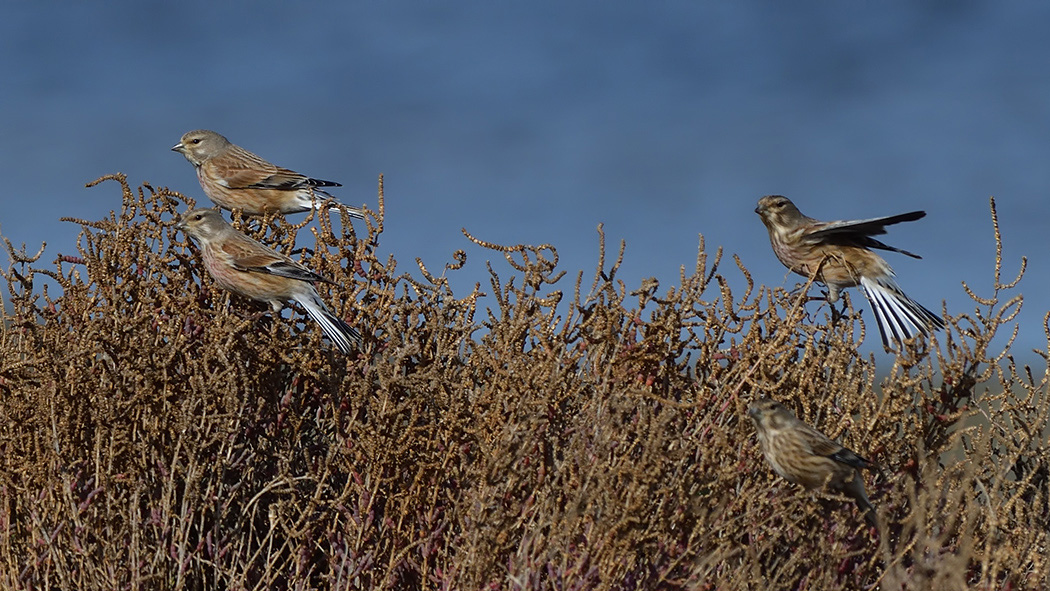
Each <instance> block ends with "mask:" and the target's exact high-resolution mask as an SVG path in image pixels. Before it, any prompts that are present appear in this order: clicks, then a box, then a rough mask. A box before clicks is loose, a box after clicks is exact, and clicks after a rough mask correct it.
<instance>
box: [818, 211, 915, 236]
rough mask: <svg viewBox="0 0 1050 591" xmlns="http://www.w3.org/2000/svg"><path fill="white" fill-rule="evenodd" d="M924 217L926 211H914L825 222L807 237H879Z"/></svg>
mask: <svg viewBox="0 0 1050 591" xmlns="http://www.w3.org/2000/svg"><path fill="white" fill-rule="evenodd" d="M924 217H926V212H925V211H912V212H908V213H901V214H897V215H891V216H886V217H881V218H871V219H867V220H839V221H836V222H824V223H823V224H821V225H820V226H819V227H818V228H816V229H814V230H813V231H812V232H809V233H808V234H807V237H827V236H834V235H839V234H851V235H854V236H877V235H879V234H885V233H886V226H892V225H893V224H899V223H901V222H913V221H915V220H918V219H922V218H924Z"/></svg>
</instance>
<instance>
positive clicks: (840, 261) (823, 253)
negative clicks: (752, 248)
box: [755, 195, 945, 348]
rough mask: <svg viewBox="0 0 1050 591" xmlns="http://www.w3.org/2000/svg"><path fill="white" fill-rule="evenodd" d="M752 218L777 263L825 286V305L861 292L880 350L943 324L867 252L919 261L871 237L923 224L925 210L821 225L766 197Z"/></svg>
mask: <svg viewBox="0 0 1050 591" xmlns="http://www.w3.org/2000/svg"><path fill="white" fill-rule="evenodd" d="M755 213H757V214H758V215H759V216H760V217H761V218H762V223H763V224H765V226H766V229H767V230H768V231H769V241H770V243H771V244H772V245H773V252H774V253H775V254H776V255H777V258H778V259H780V262H781V263H783V264H784V266H786V267H787V268H788V269H790V270H791V271H794V272H795V273H798V274H799V275H802V276H803V277H807V278H809V277H813V278H814V279H815V280H816V281H819V282H821V283H823V284H825V285H826V286H827V288H828V294H827V298H826V299H827V301H828V302H829V303H834V302H835V301H837V300H838V298H839V290H841V289H844V288H847V287H857V286H859V287H860V289H861V291H863V292H864V295H865V297H867V298H868V302H869V303H870V304H871V308H872V310H874V312H875V322H876V324H878V327H879V334H880V335H881V336H882V344H883V346H884V347H887V348H888V347H889V346H890V339H892V340H893V341H895V342H897V343H903V341H904V339H909V338H912V337H915V336H918V335H920V334H921V335H928V334H929V333H930V331H931V328H932V329H933V330H938V329H942V328H944V326H945V324H944V320H942V319H941V317H940V316H938V315H937V314H935V313H933V312H931V311H930V310H928V309H926V308H925V307H923V306H922V305H921V304H919V303H918V302H916V301H915V300H913V299H911V298H910V297H908V296H907V295H906V294H905V293H904V291H902V290H901V288H900V286H899V285H897V281H896V280H895V279H894V277H895V275H894V273H893V269H891V268H890V266H889V264H888V263H886V261H885V260H884V259H883V258H882V257H880V256H879V255H877V254H875V253H874V252H873V251H872V250H871V249H873V248H875V249H880V250H890V251H893V252H899V253H901V254H903V255H907V256H909V257H912V258H916V259H919V258H922V257H920V256H919V255H917V254H913V253H910V252H908V251H906V250H902V249H900V248H896V247H893V246H889V245H887V244H884V243H882V242H880V241H878V240H876V239H874V238H872V236H877V235H879V234H885V233H886V226H889V225H892V224H898V223H901V222H911V221H915V220H918V219H921V218H923V217H925V216H926V212H925V211H912V212H909V213H902V214H899V215H893V216H887V217H881V218H872V219H866V220H843V221H835V222H822V221H819V220H815V219H813V218H811V217H809V216H805V215H803V214H802V212H801V211H799V209H798V207H796V206H795V204H794V203H792V202H791V200H790V199H788V198H787V197H784V196H783V195H767V196H765V197H763V198H761V199H759V200H758V207H756V208H755ZM814 273H816V276H815V277H814Z"/></svg>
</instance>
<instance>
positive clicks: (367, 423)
mask: <svg viewBox="0 0 1050 591" xmlns="http://www.w3.org/2000/svg"><path fill="white" fill-rule="evenodd" d="M101 180H109V181H116V182H119V184H120V186H121V187H122V188H123V199H124V203H123V208H122V210H121V213H120V214H119V215H116V214H112V215H111V216H110V217H109V218H107V219H105V220H101V221H98V222H88V221H83V220H75V222H76V223H79V224H80V225H81V226H82V227H83V231H82V233H81V235H80V239H79V251H80V252H79V253H78V254H77V255H75V256H58V257H57V258H56V259H55V260H54V262H53V263H52V264H50V265H47V264H42V263H41V262H40V259H41V255H40V253H38V254H37V255H27V254H26V253H19V252H16V251H15V250H14V249H13V248H11V246H10V244H8V251H9V253H10V255H11V259H12V262H11V264H10V266H9V267H8V268H7V270H6V272H4V274H3V276H4V278H5V279H6V280H7V286H8V292H9V298H8V299H9V303H10V306H11V313H10V314H9V315H5V319H4V325H5V326H4V328H3V333H2V346H0V393H2V402H0V417H2V423H0V425H2V427H0V450H2V462H3V469H2V472H0V499H2V505H0V585H2V586H3V588H6V589H29V588H62V589H74V588H77V589H115V588H120V589H211V588H230V589H266V588H291V589H312V588H331V589H413V588H426V589H840V588H872V587H876V586H878V587H882V588H888V589H948V590H951V589H969V588H977V589H1042V588H1046V587H1047V586H1048V585H1050V577H1048V573H1050V565H1048V558H1047V556H1048V540H1047V538H1048V530H1050V525H1048V517H1047V515H1048V510H1047V509H1048V507H1047V504H1048V496H1047V492H1048V456H1047V438H1046V434H1047V429H1048V425H1047V421H1048V416H1050V409H1048V404H1050V402H1048V400H1050V397H1048V396H1047V389H1048V386H1047V384H1048V381H1047V380H1048V378H1047V372H1046V368H1039V373H1040V374H1041V375H1035V376H1034V375H1033V373H1032V371H1031V370H1030V369H1029V368H1027V367H1018V366H1017V365H1016V364H1015V362H1014V359H1013V357H1011V356H1010V353H1009V345H1007V347H1006V348H1005V350H1002V351H998V350H991V349H990V344H991V342H992V338H993V336H994V335H995V334H996V332H997V331H999V330H1000V329H1002V328H1003V327H1004V326H1005V327H1007V328H1006V330H1007V331H1009V330H1011V329H1010V328H1009V327H1010V323H1011V321H1012V320H1013V318H1014V315H1015V313H1016V312H1017V310H1018V309H1019V308H1020V306H1021V297H1020V296H1019V295H1018V296H1015V297H1012V299H1009V300H1007V299H1006V298H1007V296H1008V293H1009V292H1010V291H1012V290H1013V289H1014V288H1015V286H1016V281H1014V282H1012V283H1009V284H1003V283H1002V282H1001V280H1000V276H999V273H1000V270H1001V265H1002V261H1001V258H999V259H997V264H996V267H995V269H994V273H995V277H994V283H993V285H992V287H991V292H990V295H989V296H987V297H981V296H979V295H977V293H973V292H972V293H971V297H972V298H973V300H974V302H975V304H976V307H975V310H974V311H973V312H972V313H970V314H962V315H958V316H953V317H951V318H950V325H951V327H950V330H949V331H947V332H946V333H940V334H938V335H937V339H938V342H937V344H936V347H934V346H927V345H924V344H922V343H918V344H917V345H915V346H912V347H910V348H908V349H907V350H906V351H905V352H904V353H903V354H902V355H900V356H898V357H896V358H895V359H896V360H895V362H894V364H893V366H892V368H891V369H890V370H889V372H888V374H884V375H885V377H883V378H881V379H879V378H877V374H876V371H875V362H874V359H873V358H872V357H864V356H861V355H859V354H858V353H857V344H858V343H859V342H860V341H861V340H862V339H863V338H864V324H863V322H862V321H861V320H860V318H859V316H858V315H857V314H855V313H854V312H853V311H852V309H851V308H847V311H846V315H845V316H844V317H842V318H839V319H837V320H835V321H832V320H831V319H829V318H828V317H827V315H823V316H822V317H821V318H815V317H812V316H810V315H809V313H807V308H806V306H805V302H804V301H803V300H804V296H803V295H801V294H800V293H787V292H785V291H784V290H782V289H768V288H765V287H757V286H756V285H755V284H754V283H753V281H752V278H751V277H750V275H749V274H748V272H747V270H746V269H745V268H744V266H743V264H742V263H741V262H740V261H739V260H736V261H735V263H736V264H735V267H736V268H735V269H734V268H732V266H731V267H730V269H729V270H728V273H727V272H726V271H725V270H724V269H723V266H724V265H723V263H724V261H723V260H722V256H721V251H720V250H719V251H717V252H716V253H715V254H714V255H711V254H709V253H707V252H706V250H705V248H704V244H703V242H702V241H701V243H700V250H699V254H698V257H697V264H696V267H695V268H694V269H692V270H691V271H688V272H686V271H685V270H683V272H682V274H681V279H680V285H677V286H675V287H673V288H671V289H668V290H666V291H661V290H660V287H659V285H658V284H657V282H656V281H655V280H646V281H644V282H642V285H641V286H640V288H639V289H637V290H636V291H629V290H628V288H627V286H626V284H625V283H624V282H623V281H621V280H619V279H617V278H616V272H617V269H618V267H619V262H620V260H619V259H617V260H615V261H612V262H611V263H610V262H609V261H607V260H606V259H605V255H606V251H605V246H604V237H602V240H603V242H602V243H601V245H600V246H601V250H600V256H601V260H600V263H599V266H598V270H597V272H596V273H595V278H594V280H593V283H592V284H591V285H590V287H589V288H587V289H586V291H584V285H585V284H584V283H583V280H582V277H583V275H582V273H581V274H580V275H579V276H578V277H577V278H576V281H575V289H574V291H573V293H572V294H571V297H569V299H570V301H563V300H564V299H566V297H567V294H565V293H563V292H561V291H551V290H554V287H552V283H553V282H554V281H556V280H557V279H558V278H559V277H560V272H559V271H558V270H557V268H556V265H557V253H556V251H555V249H554V248H553V247H551V246H547V245H544V246H540V247H529V246H513V247H504V246H498V245H495V244H489V243H486V242H483V241H482V240H479V239H476V238H473V237H469V235H468V237H469V238H470V239H471V240H472V241H473V242H474V243H475V244H477V245H479V246H480V247H483V248H485V249H488V250H490V251H491V252H494V253H498V254H500V255H503V256H504V257H505V259H506V262H507V264H509V265H510V266H511V267H512V268H513V270H514V272H513V273H512V274H511V276H510V277H509V278H505V277H500V276H499V275H498V273H497V272H496V271H494V270H492V268H491V267H490V272H491V278H492V280H491V286H490V287H488V288H486V289H487V290H488V291H489V298H486V299H484V300H479V298H480V297H481V296H482V295H483V294H482V290H481V287H480V286H478V287H476V288H475V289H474V291H473V292H472V293H469V294H466V295H465V296H464V294H458V295H459V296H460V297H457V294H453V293H452V291H451V290H450V288H449V287H448V283H447V281H446V280H445V277H447V276H448V275H449V274H452V273H455V272H456V271H457V270H459V269H460V268H461V267H462V266H463V265H464V264H465V263H466V255H465V254H464V253H462V252H457V253H455V254H454V263H452V264H450V265H448V266H446V268H445V269H444V270H443V272H442V273H440V274H436V275H435V274H432V273H431V272H429V271H427V270H426V269H425V268H423V266H422V263H419V274H420V275H421V276H422V277H423V279H422V280H417V279H413V278H411V277H409V276H408V275H398V274H397V270H396V261H394V260H393V259H392V258H389V259H387V260H385V261H381V260H379V259H378V258H377V257H376V255H375V251H376V247H377V245H378V240H379V237H380V234H381V231H382V192H381V191H380V212H379V214H378V215H377V216H376V217H375V218H371V219H370V220H369V223H368V224H367V230H368V235H367V237H364V236H362V237H360V238H359V237H358V236H356V235H355V234H354V230H353V228H351V227H350V226H348V225H347V224H346V222H347V220H345V219H344V220H342V223H341V224H339V227H341V228H343V229H342V230H339V231H338V233H336V232H335V231H334V226H333V224H332V220H331V219H329V217H328V213H327V212H322V213H320V214H318V216H316V217H315V216H309V217H307V218H306V219H305V220H303V221H301V222H300V223H297V224H295V225H289V223H288V222H286V221H284V220H283V219H273V218H269V219H266V220H263V221H262V222H251V223H245V224H241V226H242V228H244V229H246V230H247V231H250V232H252V233H253V234H254V235H256V236H258V237H260V238H264V239H265V240H267V241H268V242H269V243H270V244H276V245H278V247H279V248H282V249H283V250H284V251H285V252H289V253H296V252H298V253H299V254H301V255H302V256H303V260H304V261H305V262H306V264H307V265H310V266H311V267H312V268H314V269H316V270H318V271H320V272H322V273H323V274H326V275H328V276H329V277H331V278H332V279H334V280H335V281H336V283H337V284H339V285H340V286H341V287H335V288H334V289H329V288H330V287H331V286H321V287H322V288H323V289H322V293H323V295H324V297H325V298H326V299H327V300H328V301H329V302H330V303H331V304H332V306H333V308H334V309H335V310H336V311H337V312H338V313H340V314H341V315H343V316H344V317H346V318H347V319H348V320H349V321H350V322H351V323H352V324H355V325H357V326H358V327H360V328H362V329H364V330H363V332H366V333H367V334H368V335H370V336H369V337H367V338H366V346H365V350H364V351H362V352H360V353H359V354H356V355H352V356H342V355H339V354H338V353H337V352H336V351H335V350H334V349H333V347H332V346H330V345H329V344H328V343H327V342H324V341H323V340H322V338H321V331H320V330H318V329H317V328H316V327H315V326H314V325H312V324H310V323H309V322H304V319H303V316H302V315H301V314H299V313H295V314H289V313H288V312H285V314H284V315H283V317H279V318H272V317H270V316H268V315H266V314H264V313H263V312H264V311H265V307H264V306H263V305H257V304H255V303H252V302H248V301H246V300H243V299H240V298H237V297H231V296H230V295H228V294H226V293H224V292H221V291H219V290H217V289H215V288H214V287H213V285H212V283H211V281H210V280H209V279H208V278H207V277H201V266H200V264H199V262H198V260H197V257H196V256H195V254H194V252H193V251H192V250H191V249H189V248H188V246H187V243H186V241H185V237H184V236H183V235H182V234H178V235H176V233H175V231H174V230H173V228H172V223H173V221H174V218H175V215H176V212H177V211H182V210H185V208H186V205H183V204H182V202H185V201H187V199H186V198H185V197H183V196H181V195H179V194H177V193H174V192H171V191H167V190H164V189H153V188H152V187H149V186H143V187H141V188H139V189H137V190H134V191H133V190H132V189H131V188H130V187H129V186H128V184H127V182H126V180H125V178H124V177H123V176H122V175H115V176H112V177H106V178H105V179H100V181H101ZM107 186H112V185H107ZM96 190H98V189H96ZM992 213H993V221H994V203H993V208H992ZM359 227H360V226H359ZM311 234H312V238H313V239H312V243H313V246H312V248H310V249H308V250H304V251H301V252H299V251H294V246H293V245H294V244H295V243H296V240H297V239H298V242H299V244H300V245H302V244H304V243H305V242H307V241H309V238H310V236H311ZM996 240H997V243H998V241H999V236H998V228H997V227H996ZM622 253H623V246H622V245H621V247H620V255H621V256H622ZM297 256H298V255H297ZM1022 272H1023V267H1022ZM726 274H728V275H731V276H732V277H733V282H736V283H737V284H740V283H742V281H741V279H740V278H741V277H742V278H743V282H746V289H745V290H744V292H743V293H742V294H740V293H734V292H733V291H732V290H731V289H730V283H731V281H730V280H729V279H727V278H726ZM1018 278H1020V274H1019V275H1018ZM49 287H51V288H52V289H50V290H49V289H48V288H49ZM56 288H57V290H56ZM967 289H968V290H969V288H967ZM489 302H491V304H492V307H491V308H488V309H481V310H479V308H478V306H479V304H484V303H489ZM809 309H811V310H814V309H818V308H817V306H816V305H814V304H811V305H809ZM820 309H825V308H820ZM562 314H564V315H565V316H564V317H563V316H561V315H562ZM1044 324H1045V320H1044ZM1044 328H1045V327H1044ZM1041 355H1043V357H1047V352H1046V351H1043V352H1041ZM879 359H880V362H888V361H890V360H893V359H894V357H891V356H880V357H879ZM876 382H878V383H876ZM758 396H772V397H774V398H777V399H779V400H781V401H783V402H784V403H785V404H787V405H788V406H789V407H790V408H792V409H793V410H795V411H796V412H797V413H798V415H799V416H800V417H801V418H803V419H804V420H806V421H808V422H810V423H811V424H814V425H816V426H817V427H818V428H820V429H822V430H823V431H825V432H826V433H827V434H828V435H830V436H831V437H834V438H839V439H840V440H842V441H843V442H844V443H845V444H846V445H847V446H849V447H851V448H853V449H855V450H857V451H859V452H861V453H862V454H864V455H866V456H868V457H869V458H870V459H872V460H874V461H876V462H878V463H879V464H880V465H881V467H882V470H881V473H879V474H873V475H868V477H867V482H868V489H869V492H870V493H871V496H872V498H873V500H874V502H875V504H876V505H877V507H878V511H879V519H880V523H881V524H882V527H881V532H876V531H875V530H874V529H872V528H869V527H867V526H866V525H865V523H864V521H863V519H862V518H861V515H860V513H859V512H858V511H857V510H856V509H855V508H854V507H853V505H852V504H850V503H849V502H848V501H846V500H845V499H843V498H840V497H837V496H831V495H826V494H816V493H807V492H805V491H802V490H801V489H799V488H798V487H796V486H794V485H791V484H789V483H787V482H785V481H783V480H781V479H779V478H778V477H776V476H775V475H774V474H773V473H772V471H771V470H770V469H769V467H768V466H767V465H766V464H765V463H764V461H763V460H762V458H761V455H760V453H759V451H758V449H757V444H756V441H755V436H754V429H753V427H752V425H751V423H750V421H749V420H747V419H746V414H745V411H746V407H747V404H748V402H749V401H750V400H752V399H754V398H756V397H758Z"/></svg>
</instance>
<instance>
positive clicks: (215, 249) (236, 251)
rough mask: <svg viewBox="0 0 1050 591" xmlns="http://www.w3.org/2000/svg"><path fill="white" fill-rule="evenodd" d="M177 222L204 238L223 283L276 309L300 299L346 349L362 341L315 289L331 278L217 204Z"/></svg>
mask: <svg viewBox="0 0 1050 591" xmlns="http://www.w3.org/2000/svg"><path fill="white" fill-rule="evenodd" d="M175 227H176V228H177V229H179V230H182V231H184V232H186V234H187V235H189V236H190V237H192V238H194V239H195V240H197V242H199V243H200V246H201V256H202V258H203V259H204V267H205V268H206V269H207V270H208V273H209V274H210V275H211V277H212V279H214V280H215V283H216V284H218V286H219V287H221V288H223V289H226V290H229V291H232V292H233V293H236V294H239V295H242V296H244V297H247V298H251V299H253V300H258V301H260V302H266V303H268V304H270V307H271V308H272V309H273V311H274V314H278V313H280V311H281V308H283V307H284V303H285V302H287V301H288V300H293V301H296V302H298V303H299V304H300V305H301V306H302V307H303V308H305V309H306V312H307V314H309V315H310V317H311V318H313V319H314V320H315V321H317V323H318V324H320V325H321V329H322V330H324V333H325V334H326V335H328V338H330V339H332V342H334V343H335V344H336V345H338V346H339V349H340V350H341V351H342V352H343V353H350V352H351V351H353V350H354V348H356V347H358V346H359V345H360V344H361V333H359V332H357V330H355V329H354V328H353V327H351V326H350V325H348V324H347V323H346V322H343V321H342V320H340V319H339V318H338V317H337V316H335V315H334V314H332V312H331V311H330V310H329V309H328V306H326V305H325V304H324V302H323V301H321V298H320V296H318V295H317V290H316V289H314V286H313V283H314V282H316V281H323V282H325V283H332V282H331V281H330V280H328V279H326V278H324V277H322V276H321V275H318V274H317V273H314V272H313V271H311V270H309V269H307V268H306V267H304V266H302V265H300V264H299V263H297V262H295V261H293V260H292V259H290V258H288V257H286V256H284V255H283V254H280V253H278V252H277V251H275V250H273V249H272V248H270V247H268V246H266V245H264V244H262V243H260V242H257V241H255V240H252V239H251V238H249V237H247V236H245V235H244V234H241V233H240V232H238V231H237V230H235V229H234V228H233V226H231V225H230V224H228V223H226V220H224V219H223V218H222V214H221V213H219V211H218V210H215V209H194V210H191V211H188V212H186V213H185V214H183V216H182V218H181V219H180V220H179V222H178V223H177V224H175Z"/></svg>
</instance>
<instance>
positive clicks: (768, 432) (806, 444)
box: [747, 398, 875, 525]
mask: <svg viewBox="0 0 1050 591" xmlns="http://www.w3.org/2000/svg"><path fill="white" fill-rule="evenodd" d="M747 412H748V414H749V415H751V419H752V420H753V421H754V422H755V427H756V428H757V429H758V442H759V444H760V445H761V446H762V453H763V455H765V456H766V460H768V461H769V463H770V464H771V465H772V466H773V470H775V471H776V473H777V474H780V475H781V476H782V477H784V478H785V479H786V480H788V481H789V482H794V483H795V484H801V485H802V486H803V487H805V488H806V489H807V490H813V489H816V488H822V487H827V488H828V489H830V490H833V491H835V492H840V493H843V494H845V495H846V496H848V497H851V498H853V500H855V501H856V502H857V506H858V507H859V508H860V509H861V510H862V511H864V518H865V519H867V520H868V522H869V523H871V524H872V525H875V508H874V507H873V506H872V504H871V501H869V500H868V495H867V493H866V492H865V491H864V479H863V478H862V477H861V475H860V469H862V468H874V464H872V463H871V462H869V461H868V460H865V459H864V458H862V457H860V456H858V455H857V454H856V453H854V452H853V451H851V450H849V449H846V448H845V447H842V445H841V444H839V443H836V442H834V441H832V440H831V439H828V437H827V436H826V435H824V434H823V433H821V432H820V431H817V430H816V429H814V428H813V427H810V426H809V425H807V424H805V423H803V422H802V421H800V420H799V419H798V418H797V417H796V416H795V415H794V414H792V413H791V411H789V410H788V409H787V408H784V405H782V404H780V403H779V402H777V401H776V400H772V399H769V398H760V399H758V400H756V401H755V402H754V403H752V404H751V406H750V407H748V411H747Z"/></svg>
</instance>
